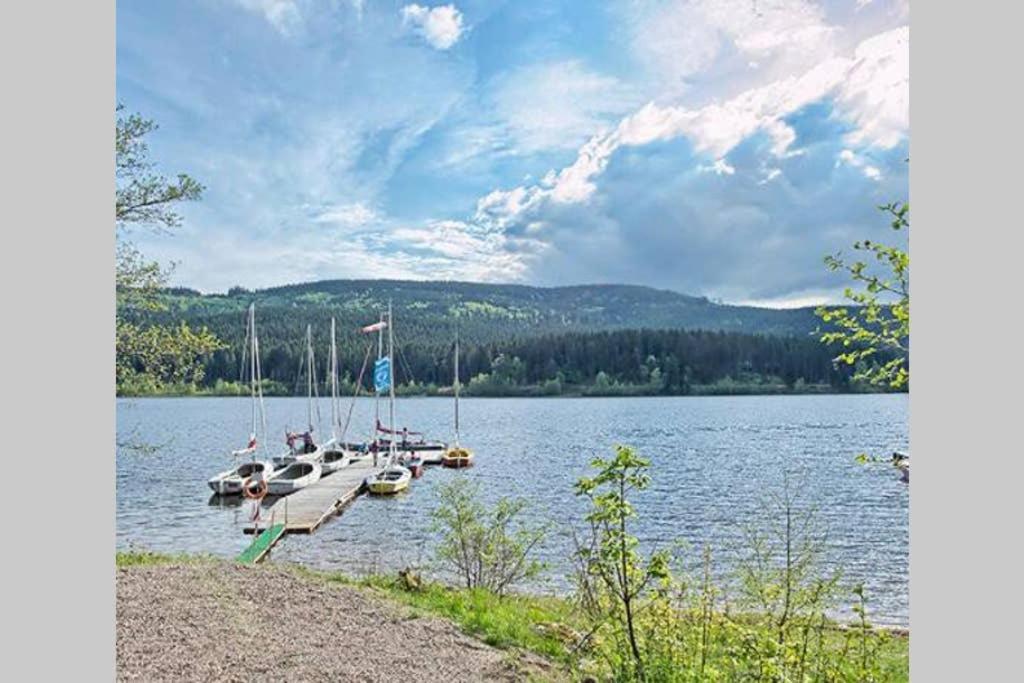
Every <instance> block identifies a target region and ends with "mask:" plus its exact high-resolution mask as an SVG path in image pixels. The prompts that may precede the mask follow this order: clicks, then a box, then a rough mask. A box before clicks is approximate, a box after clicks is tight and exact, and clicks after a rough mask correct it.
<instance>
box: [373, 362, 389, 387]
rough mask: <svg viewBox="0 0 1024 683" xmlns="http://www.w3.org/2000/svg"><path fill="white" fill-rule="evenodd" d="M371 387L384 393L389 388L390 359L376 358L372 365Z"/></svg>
mask: <svg viewBox="0 0 1024 683" xmlns="http://www.w3.org/2000/svg"><path fill="white" fill-rule="evenodd" d="M373 387H374V388H375V389H376V390H377V391H386V390H387V389H389V388H390V387H391V359H390V358H378V359H377V362H376V363H374V364H373Z"/></svg>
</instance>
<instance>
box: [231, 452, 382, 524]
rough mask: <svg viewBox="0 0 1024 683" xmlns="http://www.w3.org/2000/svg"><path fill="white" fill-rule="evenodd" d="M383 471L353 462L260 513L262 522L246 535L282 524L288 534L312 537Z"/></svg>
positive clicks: (283, 498) (366, 464)
mask: <svg viewBox="0 0 1024 683" xmlns="http://www.w3.org/2000/svg"><path fill="white" fill-rule="evenodd" d="M380 469H381V468H380V467H374V466H373V460H372V459H367V460H363V461H362V462H354V463H352V464H351V465H349V466H348V467H344V468H342V469H340V470H338V471H337V472H334V473H333V474H329V475H327V476H326V477H323V478H322V479H320V481H318V482H316V483H315V484H310V485H309V486H307V487H306V488H304V489H301V490H299V491H296V492H295V493H291V494H288V495H287V496H283V497H282V498H281V500H279V501H277V502H276V503H274V504H273V505H272V506H271V507H270V509H269V510H264V511H263V512H261V513H260V519H259V520H257V521H256V522H253V523H252V524H251V525H249V526H247V527H245V533H247V534H252V533H256V532H258V531H263V530H265V529H268V528H270V527H272V526H274V525H276V524H283V525H284V531H285V533H288V534H309V533H313V532H314V531H315V530H316V528H317V527H319V526H320V525H321V524H323V523H324V521H325V520H326V519H327V518H328V517H330V516H331V515H333V514H334V513H336V512H337V511H338V510H340V509H341V508H343V507H345V506H346V505H348V504H349V503H350V502H352V500H353V499H354V498H355V497H356V496H358V495H359V494H360V493H361V492H362V490H363V483H364V481H365V480H366V478H367V477H369V476H370V475H371V474H374V473H376V472H377V471H378V470H380Z"/></svg>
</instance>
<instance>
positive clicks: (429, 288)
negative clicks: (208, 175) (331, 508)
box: [157, 280, 818, 342]
mask: <svg viewBox="0 0 1024 683" xmlns="http://www.w3.org/2000/svg"><path fill="white" fill-rule="evenodd" d="M164 298H165V301H166V303H167V304H168V307H169V310H168V311H167V312H165V313H162V314H159V315H158V316H157V317H159V318H161V319H164V320H167V319H173V320H185V321H188V322H190V323H199V324H206V325H208V326H209V327H210V328H211V329H213V330H214V331H215V332H217V333H218V334H221V336H227V337H232V336H234V335H233V334H232V333H231V332H230V329H237V328H239V327H240V325H239V323H238V320H239V316H240V314H241V312H242V311H244V310H245V308H246V307H247V306H248V305H249V303H250V302H253V301H255V302H256V305H257V308H258V309H259V310H260V314H259V317H260V318H261V319H262V320H267V319H268V316H270V317H271V318H277V317H278V316H279V315H280V314H286V315H287V318H288V319H289V320H291V321H293V322H294V324H295V326H296V329H297V330H298V329H299V328H303V327H304V326H305V324H306V323H313V324H316V323H320V322H323V321H325V320H329V318H330V317H331V316H334V317H336V318H337V319H338V322H339V325H341V326H342V327H343V328H344V327H348V328H351V327H353V326H358V325H360V324H365V323H367V322H372V321H373V320H374V319H376V315H377V313H378V311H380V310H382V309H383V308H384V307H386V306H387V303H388V301H389V300H391V301H392V302H393V305H394V308H395V319H396V325H398V326H400V327H404V328H405V329H409V328H410V327H415V328H420V327H421V326H427V327H428V328H430V327H433V328H434V329H435V330H437V331H438V332H441V333H442V334H443V335H444V336H447V331H448V330H450V329H454V327H455V326H456V325H457V326H458V328H459V330H460V333H461V334H462V335H463V336H464V337H465V338H467V339H469V340H473V341H478V342H487V341H498V340H502V339H508V338H511V337H520V338H521V337H528V336H537V335H541V334H551V333H555V334H557V333H560V332H587V331H607V330H618V329H686V330H713V331H726V332H745V333H749V334H771V335H796V336H805V335H808V334H811V333H812V332H813V331H814V330H815V329H816V328H817V325H818V319H817V318H816V317H815V316H814V309H813V308H810V307H807V308H795V309H770V308H759V307H755V306H737V305H730V304H721V303H715V302H712V301H709V300H708V299H707V298H705V297H695V296H689V295H686V294H680V293H678V292H673V291H669V290H662V289H654V288H651V287H645V286H642V285H618V284H597V285H572V286H561V287H536V286H531V285H519V284H486V283H476V282H459V281H417V280H321V281H316V282H307V283H300V284H291V285H283V286H278V287H270V288H267V289H260V290H247V289H243V288H240V287H234V288H232V289H230V290H229V291H228V292H227V293H226V294H201V293H199V292H197V291H195V290H190V289H187V288H181V287H179V288H170V289H168V290H166V291H165V293H164ZM229 321H230V324H229ZM275 326H276V325H275ZM229 328H230V329H229ZM225 333H226V334H225Z"/></svg>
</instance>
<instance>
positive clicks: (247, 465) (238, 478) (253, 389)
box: [207, 304, 274, 496]
mask: <svg viewBox="0 0 1024 683" xmlns="http://www.w3.org/2000/svg"><path fill="white" fill-rule="evenodd" d="M246 336H247V337H248V341H249V344H248V347H249V348H248V352H249V393H250V394H251V396H252V430H251V431H250V433H249V442H248V444H247V445H246V447H245V448H242V449H239V450H236V451H232V452H231V456H232V457H233V458H240V457H244V456H251V458H250V460H249V461H247V462H243V463H241V464H240V465H237V466H235V467H232V468H231V469H229V470H225V471H223V472H221V473H220V474H216V475H214V476H213V477H210V479H209V481H208V482H207V484H209V486H210V488H211V489H213V492H214V493H215V494H217V495H220V496H229V495H237V494H239V493H242V490H243V489H244V488H245V487H246V485H247V483H248V484H251V483H252V482H253V481H255V480H256V479H259V478H262V479H266V477H268V476H269V475H270V473H271V472H272V471H273V470H274V466H273V464H272V463H270V462H268V461H261V460H258V459H257V457H256V456H257V454H258V452H259V441H258V440H257V438H256V433H257V428H262V434H263V437H264V439H265V438H266V435H267V415H266V412H265V410H264V406H263V383H262V381H261V380H262V376H261V372H260V354H259V350H260V347H259V340H258V339H257V337H256V304H250V305H249V320H248V323H247V325H246ZM243 348H245V347H244V346H243ZM243 367H244V361H243ZM257 416H259V419H258V420H257Z"/></svg>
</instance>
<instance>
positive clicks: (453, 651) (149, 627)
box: [115, 551, 910, 681]
mask: <svg viewBox="0 0 1024 683" xmlns="http://www.w3.org/2000/svg"><path fill="white" fill-rule="evenodd" d="M115 563H116V567H117V593H118V600H117V622H118V624H117V628H118V646H117V651H118V677H119V679H125V678H130V677H132V676H133V675H136V676H137V675H139V674H144V673H146V672H147V669H146V668H145V667H146V666H152V662H150V663H149V664H146V659H147V657H145V656H140V655H142V654H144V653H136V651H137V650H141V649H143V648H148V649H152V650H153V651H159V650H160V648H163V647H169V646H170V640H171V639H174V638H177V637H178V636H181V637H182V638H185V639H186V640H188V639H194V640H195V642H196V643H197V644H198V643H205V644H206V645H207V648H206V649H209V650H211V653H210V656H209V657H207V658H206V660H207V662H209V660H210V659H211V658H212V657H215V656H223V657H226V658H228V659H230V657H231V656H233V655H232V654H231V650H232V647H231V646H232V644H238V645H241V644H243V643H244V642H245V640H246V638H250V637H251V629H253V628H254V626H255V624H254V623H248V622H247V619H246V616H245V615H249V616H250V618H253V619H258V618H260V617H258V616H256V615H258V614H262V615H263V616H264V617H270V618H273V617H274V611H273V610H271V609H270V606H269V605H264V604H262V603H263V602H264V601H269V598H268V595H267V593H266V592H265V591H258V592H256V593H255V594H242V593H244V584H243V582H242V581H240V580H239V579H240V578H241V579H243V580H244V579H245V577H247V576H248V577H252V579H251V580H252V581H254V582H257V583H258V582H262V581H264V580H267V578H268V577H272V578H273V579H274V581H275V586H277V587H278V588H280V589H281V590H280V592H275V604H276V605H288V603H289V599H293V600H292V602H291V606H289V607H283V608H279V609H283V610H284V611H287V612H289V614H288V615H287V616H285V617H284V619H286V620H288V621H291V620H294V619H297V618H300V616H301V617H302V618H305V619H307V621H306V626H307V627H308V628H310V631H309V632H311V633H328V632H329V631H328V630H327V628H328V627H329V626H330V625H331V624H330V623H329V622H330V620H331V619H332V618H333V616H334V615H338V614H339V612H340V608H341V604H342V603H343V604H345V605H346V606H348V605H349V604H350V603H351V602H352V601H353V598H355V599H358V600H359V601H360V602H361V603H365V606H362V607H361V608H360V609H358V610H351V609H348V610H346V611H345V612H344V613H343V614H342V621H343V622H344V624H345V628H347V627H349V625H350V624H351V623H352V622H353V621H361V622H365V621H366V620H367V619H370V620H371V623H370V624H369V626H370V627H371V628H372V629H375V630H376V629H379V630H380V632H383V631H385V630H387V629H390V628H394V625H395V624H410V625H412V628H410V631H411V632H412V633H414V634H419V633H423V632H424V631H427V632H428V633H429V632H434V631H435V630H436V628H437V627H436V625H435V626H434V627H433V628H429V629H424V628H423V625H424V624H425V623H427V622H428V620H429V622H430V623H431V624H436V620H441V621H443V622H445V623H447V624H451V625H454V626H455V627H456V628H457V629H458V631H460V632H461V633H462V634H465V635H466V636H469V637H470V638H472V639H473V640H474V642H476V643H477V644H476V645H473V644H470V643H466V642H464V641H457V640H454V639H452V638H451V636H448V638H447V640H446V648H447V649H448V652H447V653H446V654H447V655H450V656H453V657H455V656H462V655H465V653H467V652H469V653H471V654H472V655H473V657H472V658H471V659H467V660H466V663H465V665H464V668H462V669H461V670H460V671H454V670H449V671H446V674H450V676H451V677H450V678H448V680H479V679H480V676H481V672H480V671H479V670H474V669H473V668H472V667H473V666H476V665H478V664H479V660H478V659H477V657H478V656H479V655H481V654H483V655H484V658H485V659H486V660H487V662H486V663H485V666H489V667H492V668H490V669H488V673H489V674H490V675H491V676H493V679H495V680H524V679H525V680H538V681H569V680H586V677H587V676H592V675H594V674H592V673H591V671H592V667H593V666H594V662H592V661H590V660H589V659H588V649H587V647H588V646H587V645H586V643H581V641H582V640H583V639H585V638H586V636H587V635H588V631H590V630H591V629H592V628H593V626H592V624H591V623H590V622H589V620H588V618H587V616H586V615H585V614H584V613H583V611H582V610H581V609H580V608H579V607H578V606H577V605H576V604H574V602H573V601H572V600H571V599H568V598H560V597H553V596H539V595H530V594H523V593H510V594H506V595H504V596H499V595H497V594H496V593H494V592H492V591H488V590H484V589H481V588H473V589H467V588H458V587H453V586H447V585H444V584H442V583H437V582H428V581H421V580H419V579H418V578H417V577H416V576H415V575H410V574H406V573H400V574H399V575H398V576H388V575H384V574H371V575H367V576H363V577H353V576H349V575H347V574H344V573H341V572H332V571H321V570H313V569H309V568H306V567H304V566H302V565H297V564H288V563H281V564H279V563H275V562H270V563H265V564H262V565H258V566H256V567H241V566H238V565H236V564H234V563H232V562H230V561H228V560H224V559H220V558H216V557H212V556H209V555H188V554H178V555H166V554H160V553H153V552H146V551H127V552H118V553H117V554H116V560H115ZM184 581H187V585H189V586H191V587H192V589H193V593H195V594H194V595H188V596H185V597H184V598H181V597H180V596H178V597H177V598H176V597H175V596H174V595H173V593H175V592H176V591H174V590H173V587H174V586H176V585H177V584H178V583H179V582H184ZM135 583H145V584H146V586H147V590H146V591H144V592H143V591H137V590H135V589H134V584H135ZM159 584H166V585H164V586H162V587H160V586H159ZM231 592H237V593H239V594H238V595H235V596H231V595H228V594H227V593H231ZM206 593H211V594H213V595H216V596H217V597H216V600H215V601H214V602H215V603H216V604H215V607H216V606H217V605H219V606H220V608H221V609H225V610H226V609H227V608H228V607H230V606H232V605H235V606H237V605H244V606H245V609H244V610H242V614H236V615H234V618H229V619H225V620H224V621H223V622H217V621H216V620H214V619H207V620H201V621H200V623H198V624H197V623H194V622H192V621H190V622H189V623H185V619H186V615H185V614H183V613H182V612H181V611H182V610H184V611H189V612H191V611H195V610H198V609H200V608H202V609H206V601H207V597H209V596H207V595H206ZM282 593H283V594H282ZM301 594H310V595H313V596H314V600H312V601H311V600H310V599H309V598H306V599H304V600H303V599H299V597H298V596H299V595H301ZM190 601H191V602H190ZM143 602H145V604H141V603H143ZM312 602H316V603H319V607H313V605H312V604H311V603H312ZM165 603H166V604H165ZM173 603H178V604H177V606H171V605H172V604H173ZM264 607H266V608H267V609H266V610H264V609H263V608H264ZM307 611H308V612H310V614H301V615H297V614H295V613H296V612H307ZM353 611H354V612H355V614H354V615H353ZM147 615H148V616H147ZM225 616H226V615H225ZM732 619H734V620H736V621H738V622H743V621H747V622H751V623H753V622H754V621H756V617H754V616H750V617H747V618H746V619H744V618H743V617H740V616H733V617H732ZM179 620H180V621H179ZM362 626H363V625H360V626H357V627H358V628H361V627H362ZM179 631H181V633H179ZM214 631H216V633H215V632H214ZM823 633H824V636H823V637H824V640H825V641H826V644H827V645H829V646H832V647H834V648H835V649H836V650H837V651H842V650H843V648H844V647H845V648H847V649H849V650H850V651H851V653H853V652H854V651H855V649H856V645H855V644H853V643H854V641H856V640H857V639H859V638H860V637H861V636H862V635H863V634H862V633H861V632H860V629H859V627H858V626H857V625H850V624H843V623H840V622H836V621H830V622H828V623H827V624H825V628H824V629H823ZM334 636H338V634H337V633H334ZM427 637H428V636H426V635H424V636H423V638H427ZM870 637H871V638H872V639H876V640H877V641H878V643H879V646H878V647H877V649H876V650H874V651H873V652H874V655H873V656H874V658H875V659H877V662H876V664H877V669H878V671H879V673H881V674H882V678H880V679H878V680H885V681H907V680H909V648H910V632H909V630H908V629H902V628H886V627H873V628H872V629H871V631H870ZM418 639H419V636H417V635H413V636H411V639H410V636H406V639H405V640H403V645H404V646H405V647H408V648H411V649H410V650H409V652H412V653H415V651H416V647H417V645H418V643H417V642H416V641H417V640H418ZM333 640H335V641H338V642H341V641H344V640H345V638H338V637H335V638H333ZM165 641H166V642H165ZM236 641H237V642H236ZM349 642H351V641H349ZM313 645H315V646H316V647H321V645H320V644H319V643H313ZM491 648H494V649H495V650H496V651H498V653H500V656H492V657H486V655H487V653H490V652H492V650H491ZM220 650H223V651H224V652H223V653H221V652H218V651H220ZM238 650H239V651H244V648H242V647H239V648H238ZM439 652H441V653H444V650H441V651H438V650H431V653H432V656H434V655H437V654H438V653H439ZM857 656H859V654H858V655H857ZM297 659H299V658H295V657H293V658H288V661H287V662H282V661H265V662H264V665H266V666H269V667H272V669H271V670H272V671H273V672H274V674H275V675H280V674H281V672H282V669H281V666H292V665H293V664H292V663H291V662H293V661H295V660H297ZM314 659H315V660H316V661H314V662H312V663H310V662H307V663H306V664H305V666H316V665H317V664H318V663H322V665H323V666H336V665H339V662H343V661H344V660H345V659H351V658H343V657H333V658H330V659H331V661H330V662H324V661H323V660H326V659H328V658H326V657H324V658H319V659H316V658H314ZM429 659H430V657H419V656H415V657H412V658H408V659H403V661H402V662H401V667H402V668H396V669H392V670H391V671H387V672H383V671H379V672H375V674H376V675H377V676H378V677H377V678H374V680H392V678H389V676H392V677H394V680H408V679H409V678H408V676H409V674H410V673H414V672H410V671H409V670H408V667H410V666H421V665H422V666H427V665H428V664H427V663H426V661H425V660H429ZM194 664H195V663H194ZM240 664H241V662H240ZM207 665H208V666H214V664H207ZM246 665H247V666H248V663H247V664H246ZM198 666H199V668H196V669H194V675H196V676H198V677H201V676H202V674H203V671H204V669H203V668H202V665H201V664H200V665H198ZM216 666H221V664H219V663H218V664H216ZM363 666H367V664H365V663H364V664H363ZM207 673H209V671H208V670H207ZM249 673H253V672H252V671H249ZM302 673H304V674H305V675H307V676H310V677H313V678H322V677H324V676H325V675H330V674H334V675H340V674H341V673H343V672H339V671H330V670H317V669H307V670H305V671H304V672H302ZM344 673H349V674H350V675H351V672H344ZM363 673H364V675H366V674H367V673H368V672H367V671H364V672H363ZM591 680H603V677H600V676H598V677H597V678H596V679H594V678H592V679H591ZM680 680H690V678H686V677H683V678H680ZM693 680H697V679H693ZM707 680H727V679H723V678H720V677H714V676H709V677H707ZM758 680H760V679H758ZM833 680H850V679H847V678H843V677H838V678H836V679H833Z"/></svg>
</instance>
